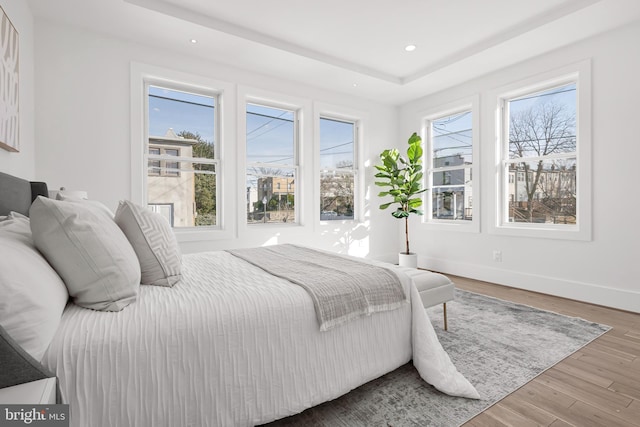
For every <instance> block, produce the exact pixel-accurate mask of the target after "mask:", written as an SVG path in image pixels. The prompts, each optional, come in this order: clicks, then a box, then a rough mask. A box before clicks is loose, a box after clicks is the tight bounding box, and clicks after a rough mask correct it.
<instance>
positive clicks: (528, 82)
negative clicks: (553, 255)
mask: <svg viewBox="0 0 640 427" xmlns="http://www.w3.org/2000/svg"><path fill="white" fill-rule="evenodd" d="M569 83H575V84H576V135H577V138H576V152H575V157H576V166H577V168H576V170H577V176H576V181H577V183H576V186H577V191H576V193H577V201H576V202H577V203H576V217H577V223H576V224H575V225H573V224H541V223H520V222H509V221H508V220H509V218H508V202H509V200H508V191H509V183H508V174H507V173H504V171H505V167H506V159H508V144H509V135H508V128H507V126H506V125H505V124H506V123H508V122H507V120H508V117H507V115H508V111H507V108H505V105H506V103H508V102H509V100H510V99H513V98H517V97H519V96H524V95H526V94H530V93H535V92H540V91H544V90H545V89H550V88H553V87H555V86H561V85H563V84H569ZM495 99H496V130H495V132H496V133H495V134H496V146H495V150H496V156H495V159H496V164H495V171H496V175H495V179H496V184H497V185H496V190H497V191H496V196H495V197H496V200H495V203H494V206H495V212H496V215H495V221H494V222H493V224H492V227H491V229H490V231H491V232H492V233H496V234H503V235H510V236H524V237H538V238H548V239H566V240H586V241H589V240H591V238H592V231H591V229H592V216H591V212H592V204H591V203H592V202H591V200H592V197H591V152H592V142H591V62H590V61H589V60H586V61H582V62H580V63H578V64H573V65H569V66H565V67H562V68H560V69H557V70H554V71H550V72H547V73H543V74H540V75H538V76H534V77H531V78H528V79H525V80H522V81H519V82H517V83H514V84H511V85H508V86H506V87H503V88H501V89H499V90H497V91H496V93H495ZM516 179H517V178H516Z"/></svg>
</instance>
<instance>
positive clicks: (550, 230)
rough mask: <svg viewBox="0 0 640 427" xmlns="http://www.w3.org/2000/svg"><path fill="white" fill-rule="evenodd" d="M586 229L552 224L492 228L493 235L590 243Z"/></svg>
mask: <svg viewBox="0 0 640 427" xmlns="http://www.w3.org/2000/svg"><path fill="white" fill-rule="evenodd" d="M585 228H586V227H582V228H581V227H579V226H577V225H576V226H564V225H555V226H554V224H525V223H519V224H517V225H515V224H503V225H498V226H495V227H493V228H492V230H491V232H492V233H493V234H499V235H503V236H515V237H533V238H540V239H557V240H578V241H591V232H590V230H586V229H585Z"/></svg>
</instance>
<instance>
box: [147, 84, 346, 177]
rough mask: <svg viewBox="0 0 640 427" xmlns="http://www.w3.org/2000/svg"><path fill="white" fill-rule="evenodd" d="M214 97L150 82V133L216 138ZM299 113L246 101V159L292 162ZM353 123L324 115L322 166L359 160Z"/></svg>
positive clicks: (321, 149) (321, 126)
mask: <svg viewBox="0 0 640 427" xmlns="http://www.w3.org/2000/svg"><path fill="white" fill-rule="evenodd" d="M215 107H216V105H215V98H213V97H209V96H203V95H196V94H190V93H186V92H180V91H175V90H170V89H165V88H161V87H157V86H149V134H150V135H151V136H164V135H165V134H166V133H167V130H168V129H169V128H171V129H173V130H174V132H175V133H176V134H177V133H180V132H182V131H189V132H193V133H198V134H200V136H201V137H202V139H203V140H205V141H208V142H213V143H215V124H214V120H215ZM294 118H295V113H294V112H293V111H290V110H285V109H280V108H274V107H268V106H263V105H257V104H247V162H248V163H252V162H256V163H258V162H259V163H265V164H273V165H278V166H285V167H286V166H293V165H294V164H295V161H294V159H295V157H294V156H295V151H294V136H295V134H294V132H295V127H294ZM354 127H355V126H354V124H353V123H349V122H344V121H340V120H332V119H325V118H322V119H321V120H320V148H319V149H320V159H321V160H320V162H321V167H322V168H323V169H328V168H338V166H340V165H344V164H345V163H347V164H348V163H349V162H351V163H353V159H354V152H353V149H354V144H353V139H354Z"/></svg>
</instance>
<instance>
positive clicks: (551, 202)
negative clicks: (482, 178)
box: [508, 163, 577, 224]
mask: <svg viewBox="0 0 640 427" xmlns="http://www.w3.org/2000/svg"><path fill="white" fill-rule="evenodd" d="M508 176H509V183H508V191H509V221H510V222H545V223H563V224H575V222H576V190H577V188H576V169H575V167H569V168H566V167H557V166H556V165H554V164H552V165H551V166H550V167H546V168H542V169H540V170H539V171H538V170H532V169H531V168H529V167H527V168H525V166H524V165H523V164H521V163H518V164H512V166H511V168H510V169H509V175H508ZM536 179H537V182H536Z"/></svg>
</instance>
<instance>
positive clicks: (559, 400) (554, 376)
mask: <svg viewBox="0 0 640 427" xmlns="http://www.w3.org/2000/svg"><path fill="white" fill-rule="evenodd" d="M448 276H449V277H450V278H451V280H453V281H454V283H455V284H456V286H457V287H458V288H460V289H464V290H468V291H471V292H476V293H479V294H484V295H489V296H493V297H496V298H501V299H504V300H508V301H513V302H517V303H520V304H527V305H530V306H532V307H538V308H541V309H544V310H549V311H554V312H556V313H561V314H564V315H567V316H575V317H581V318H583V319H587V320H590V321H593V322H598V323H603V324H605V325H609V326H611V327H612V329H611V330H610V331H609V332H607V333H606V334H604V335H602V336H601V337H599V338H597V339H596V340H594V341H593V342H591V343H590V344H587V345H586V346H585V347H583V348H582V349H580V350H579V351H577V352H576V353H574V354H572V355H571V356H569V357H567V358H566V359H565V360H563V361H561V362H560V363H558V364H557V365H555V366H553V367H552V368H550V369H549V370H547V371H546V372H544V373H542V374H541V375H540V376H538V377H537V378H535V379H534V380H532V381H530V382H529V383H527V384H526V385H524V386H523V387H521V388H520V389H518V390H516V391H515V392H513V393H511V394H510V395H509V396H507V397H505V398H504V399H502V400H501V401H499V402H498V403H496V404H495V405H493V406H492V407H490V408H489V409H487V410H486V411H484V412H483V413H481V414H479V415H478V416H476V417H475V418H473V419H471V420H469V421H468V422H467V423H465V424H464V426H465V427H487V426H491V427H494V426H495V427H502V426H513V427H522V426H525V427H526V426H552V427H565V426H576V427H591V426H594V427H596V426H597V427H602V426H606V427H617V426H620V427H636V426H637V427H640V314H635V313H629V312H625V311H620V310H615V309H611V308H606V307H601V306H597V305H593V304H587V303H582V302H578V301H573V300H568V299H564V298H559V297H554V296H549V295H543V294H538V293H535V292H529V291H524V290H520V289H515V288H509V287H506V286H500V285H496V284H492V283H487V282H481V281H478V280H473V279H467V278H463V277H458V276H452V275H448ZM454 322H455V319H449V325H450V327H451V325H452V324H453V323H454Z"/></svg>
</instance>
